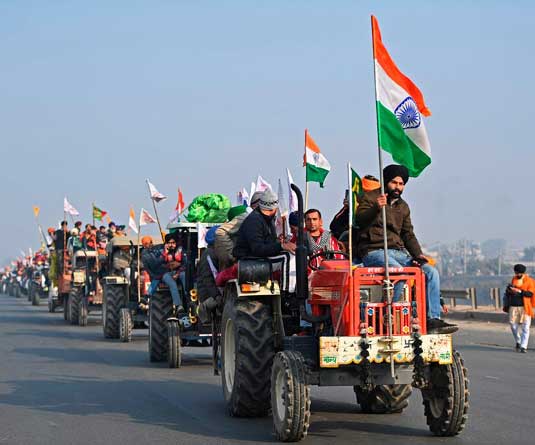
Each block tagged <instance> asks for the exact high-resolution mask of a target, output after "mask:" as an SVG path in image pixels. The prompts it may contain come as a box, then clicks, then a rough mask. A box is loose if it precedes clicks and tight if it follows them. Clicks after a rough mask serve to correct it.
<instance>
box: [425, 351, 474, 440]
mask: <svg viewBox="0 0 535 445" xmlns="http://www.w3.org/2000/svg"><path fill="white" fill-rule="evenodd" d="M422 396H423V400H424V411H425V417H426V419H427V425H429V429H430V430H431V432H432V433H433V434H434V435H435V436H455V435H457V434H459V433H460V432H461V431H462V430H463V428H464V426H465V424H466V421H467V419H468V408H469V396H470V392H469V391H468V378H467V371H466V368H465V366H464V362H463V359H462V358H461V355H460V354H459V353H458V352H457V351H454V352H453V362H452V363H451V365H439V364H435V363H433V364H432V365H431V377H430V387H429V388H427V389H423V390H422Z"/></svg>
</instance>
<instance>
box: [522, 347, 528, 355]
mask: <svg viewBox="0 0 535 445" xmlns="http://www.w3.org/2000/svg"><path fill="white" fill-rule="evenodd" d="M520 352H521V353H522V354H525V353H526V352H528V350H527V349H526V348H520Z"/></svg>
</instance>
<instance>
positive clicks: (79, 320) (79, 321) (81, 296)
mask: <svg viewBox="0 0 535 445" xmlns="http://www.w3.org/2000/svg"><path fill="white" fill-rule="evenodd" d="M99 261H100V260H99V254H98V252H97V251H95V250H85V249H82V250H78V251H76V252H74V254H73V256H72V286H71V290H70V293H69V298H68V305H67V306H68V308H67V310H68V314H69V320H70V323H71V324H73V325H78V326H87V323H88V317H89V312H90V311H91V310H94V309H95V308H100V307H101V305H102V286H101V285H100V282H99V280H98V269H99Z"/></svg>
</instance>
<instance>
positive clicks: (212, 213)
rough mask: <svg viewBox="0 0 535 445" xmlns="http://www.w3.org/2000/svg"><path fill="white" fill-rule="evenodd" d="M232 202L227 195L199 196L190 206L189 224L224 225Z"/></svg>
mask: <svg viewBox="0 0 535 445" xmlns="http://www.w3.org/2000/svg"><path fill="white" fill-rule="evenodd" d="M229 209H230V200H229V199H228V198H227V197H226V196H225V195H220V194H218V193H208V194H206V195H200V196H197V197H196V198H195V199H194V200H193V201H192V202H191V204H190V205H189V206H188V214H187V216H186V219H187V220H188V221H189V222H203V223H222V222H225V221H226V220H227V213H228V211H229Z"/></svg>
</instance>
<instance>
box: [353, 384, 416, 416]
mask: <svg viewBox="0 0 535 445" xmlns="http://www.w3.org/2000/svg"><path fill="white" fill-rule="evenodd" d="M353 389H354V390H355V394H356V396H357V403H358V404H359V405H360V408H361V409H362V412H363V413H366V414H394V413H400V412H402V411H403V410H404V409H405V408H407V406H408V405H409V397H410V396H411V394H412V387H411V385H377V386H375V387H374V388H373V389H372V390H371V391H367V390H365V389H363V388H361V387H360V386H355V387H354V388H353Z"/></svg>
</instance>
